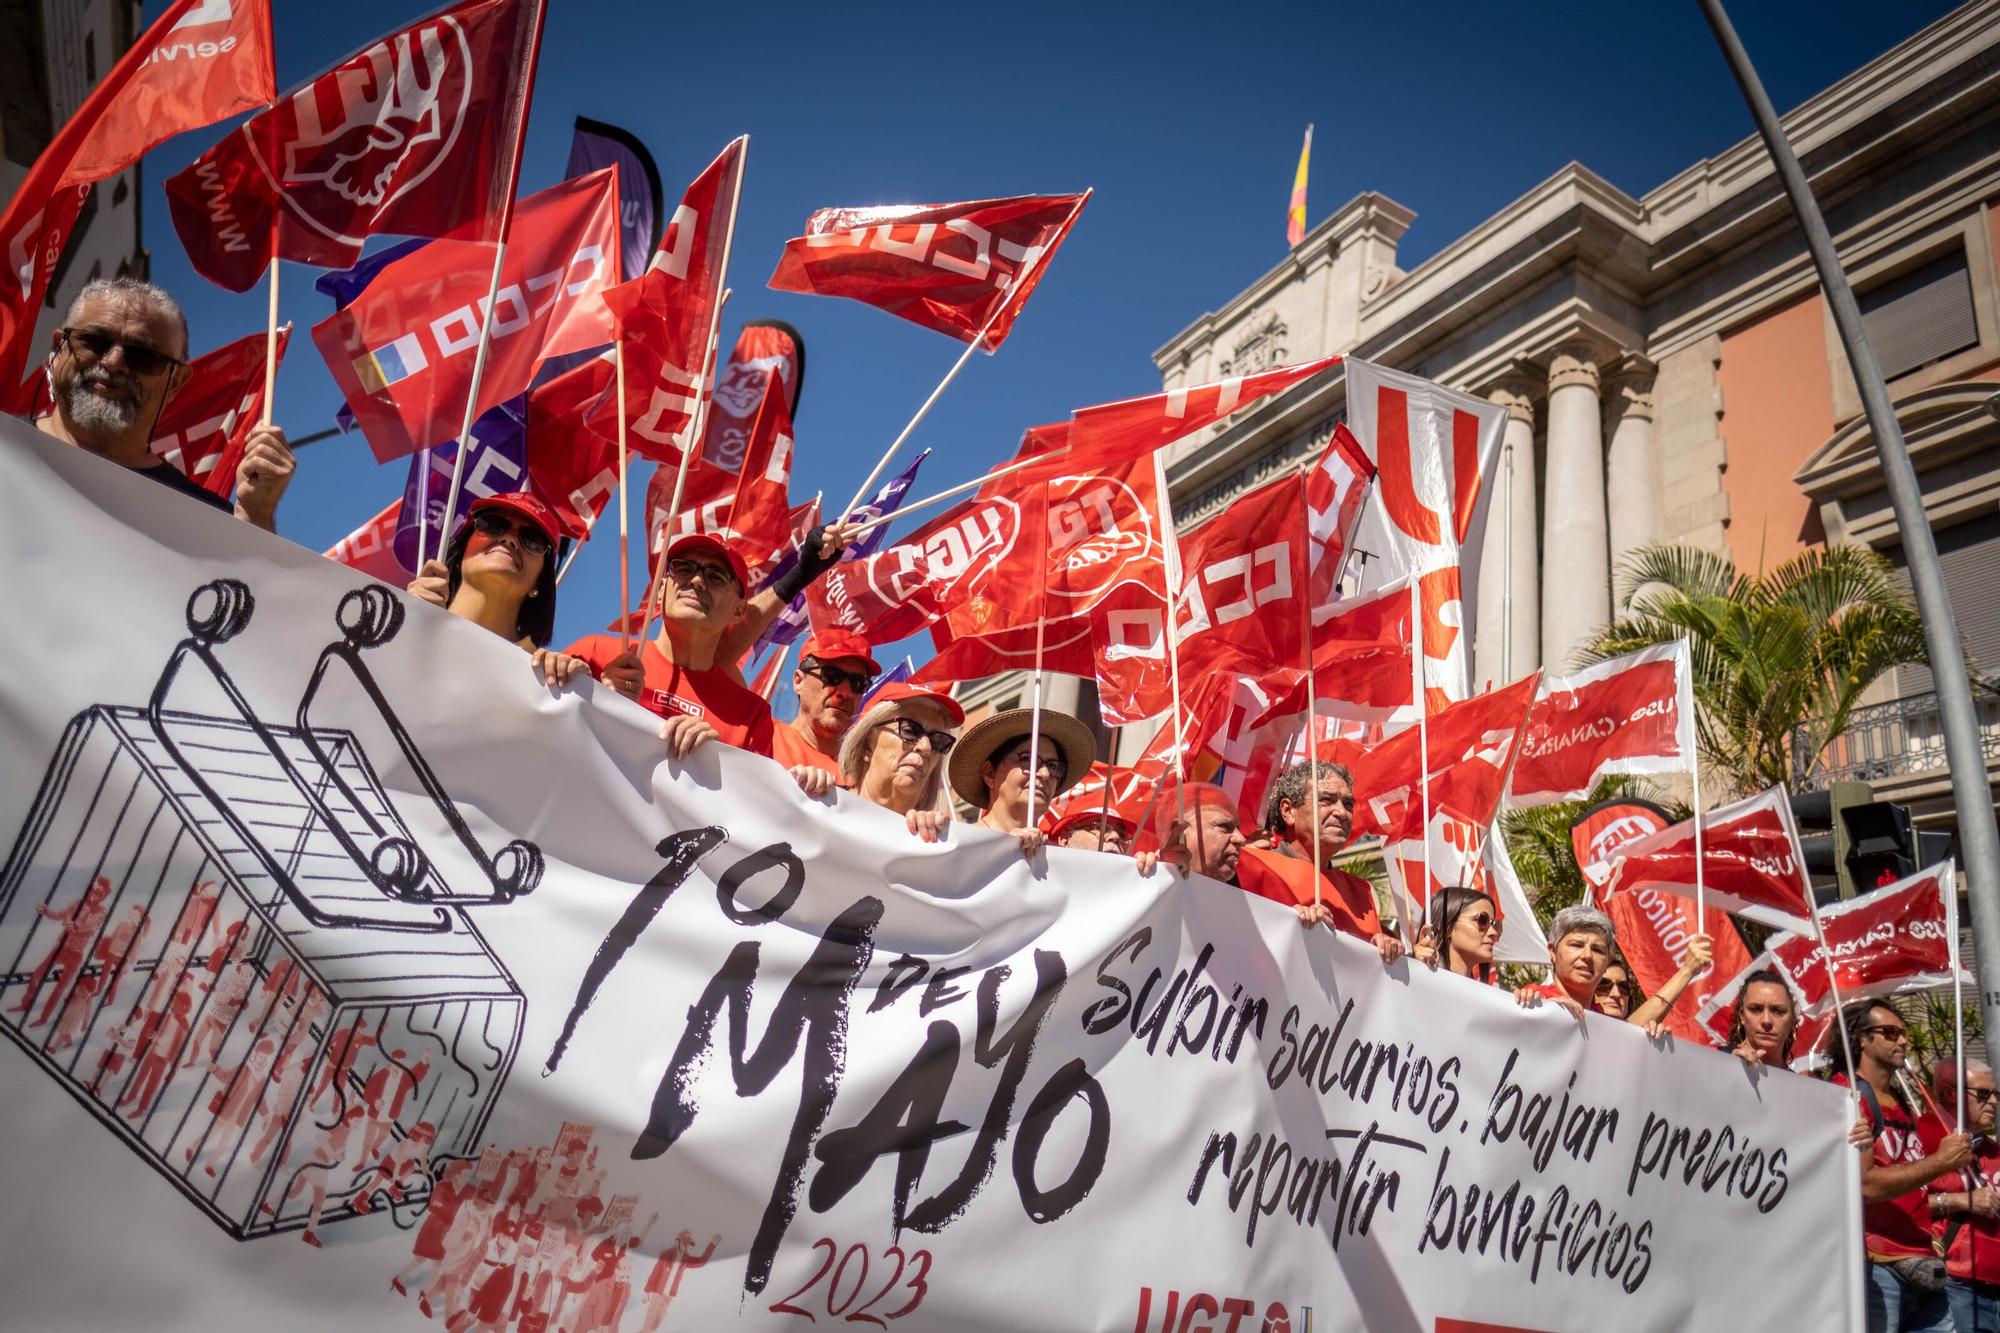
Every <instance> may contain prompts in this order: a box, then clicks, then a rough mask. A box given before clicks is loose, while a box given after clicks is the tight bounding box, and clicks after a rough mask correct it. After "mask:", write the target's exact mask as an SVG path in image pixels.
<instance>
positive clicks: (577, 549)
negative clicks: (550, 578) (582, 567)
mask: <svg viewBox="0 0 2000 1333" xmlns="http://www.w3.org/2000/svg"><path fill="white" fill-rule="evenodd" d="M582 553H583V543H582V542H581V541H579V542H577V543H576V544H574V545H573V546H571V547H570V548H569V554H568V555H566V556H564V557H563V562H562V568H561V569H558V570H557V571H556V586H557V587H558V588H560V587H561V586H562V581H563V578H564V576H566V575H567V574H568V573H569V567H570V566H571V565H573V564H575V563H576V558H577V556H579V555H581V554H582Z"/></svg>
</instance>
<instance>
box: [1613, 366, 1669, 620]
mask: <svg viewBox="0 0 2000 1333" xmlns="http://www.w3.org/2000/svg"><path fill="white" fill-rule="evenodd" d="M1605 413H1606V416H1607V417H1608V418H1609V422H1610V425H1609V434H1610V436H1611V447H1610V449H1609V451H1608V452H1607V454H1606V457H1605V463H1604V491H1605V502H1606V508H1607V510H1608V511H1609V514H1610V520H1611V524H1610V533H1611V571H1612V592H1613V595H1614V596H1616V593H1617V574H1618V567H1619V565H1620V564H1622V563H1623V562H1624V559H1625V557H1626V556H1627V555H1628V554H1630V553H1631V552H1633V551H1635V550H1637V549H1638V548H1640V547H1641V546H1649V545H1651V544H1652V543H1654V542H1656V541H1658V540H1659V513H1660V490H1659V488H1660V481H1659V478H1660V470H1659V469H1660V463H1659V459H1658V458H1657V457H1656V456H1655V454H1654V452H1653V366H1652V363H1650V362H1646V361H1640V362H1638V363H1637V364H1636V365H1633V364H1629V363H1628V365H1626V366H1625V367H1622V368H1621V369H1620V370H1619V372H1618V373H1617V374H1615V375H1613V376H1612V377H1611V386H1610V392H1609V393H1608V394H1606V395H1605Z"/></svg>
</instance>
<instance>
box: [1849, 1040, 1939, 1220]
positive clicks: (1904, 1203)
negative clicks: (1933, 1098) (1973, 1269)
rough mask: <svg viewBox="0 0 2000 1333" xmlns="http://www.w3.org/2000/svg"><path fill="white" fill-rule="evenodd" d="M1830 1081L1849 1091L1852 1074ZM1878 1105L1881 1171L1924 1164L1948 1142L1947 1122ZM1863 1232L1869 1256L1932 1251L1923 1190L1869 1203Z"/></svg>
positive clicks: (1863, 1212) (1863, 1107)
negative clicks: (1890, 1167)
mask: <svg viewBox="0 0 2000 1333" xmlns="http://www.w3.org/2000/svg"><path fill="white" fill-rule="evenodd" d="M1830 1081H1831V1082H1832V1083H1833V1084H1835V1085H1836V1086H1837V1087H1842V1088H1844V1087H1846V1086H1847V1075H1845V1074H1835V1075H1834V1076H1833V1078H1832V1079H1831V1080H1830ZM1879 1100H1880V1101H1881V1103H1882V1131H1881V1132H1880V1133H1879V1134H1877V1135H1876V1136H1875V1164H1876V1165H1877V1166H1906V1165H1908V1164H1909V1163H1911V1162H1921V1161H1922V1160H1923V1159H1924V1158H1926V1157H1928V1156H1930V1155H1931V1154H1932V1153H1934V1152H1936V1151H1937V1146H1938V1144H1939V1143H1941V1142H1943V1141H1944V1136H1945V1134H1946V1133H1947V1132H1948V1131H1947V1130H1946V1129H1945V1127H1944V1122H1943V1121H1941V1120H1939V1119H1938V1118H1937V1117H1936V1116H1934V1115H1932V1114H1930V1113H1929V1112H1928V1111H1926V1112H1925V1113H1924V1114H1923V1115H1922V1116H1919V1117H1917V1118H1916V1119H1914V1120H1913V1119H1911V1117H1910V1113H1909V1112H1908V1111H1905V1110H1904V1109H1903V1107H1902V1106H1901V1104H1900V1103H1897V1102H1894V1101H1891V1100H1890V1099H1889V1098H1887V1097H1883V1098H1880V1099H1879ZM1861 1113H1862V1114H1863V1115H1866V1114H1868V1102H1867V1099H1866V1098H1863V1099H1862V1103H1861ZM1861 1230H1862V1231H1863V1232H1864V1233H1865V1234H1866V1237H1867V1241H1868V1253H1869V1254H1870V1255H1872V1256H1875V1257H1878V1258H1883V1259H1903V1258H1907V1257H1909V1256H1910V1255H1924V1254H1930V1253H1932V1252H1933V1251H1932V1250H1931V1232H1932V1222H1931V1209H1930V1204H1929V1203H1928V1202H1926V1201H1925V1198H1924V1191H1923V1189H1922V1188H1918V1189H1913V1190H1911V1191H1910V1192H1909V1193H1907V1194H1898V1195H1897V1196H1896V1197H1895V1198H1893V1199H1883V1200H1881V1201H1879V1202H1877V1203H1865V1202H1864V1203H1863V1204H1862V1205H1861Z"/></svg>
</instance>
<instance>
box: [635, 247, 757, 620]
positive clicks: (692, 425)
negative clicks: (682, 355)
mask: <svg viewBox="0 0 2000 1333" xmlns="http://www.w3.org/2000/svg"><path fill="white" fill-rule="evenodd" d="M730 226H731V229H732V230H734V227H735V218H734V217H733V216H732V217H731V218H730ZM729 297H730V291H729V289H728V288H726V287H725V288H724V289H723V291H722V295H721V296H720V297H719V298H718V299H717V300H716V302H715V316H714V319H713V320H712V321H711V325H710V331H709V339H708V351H707V353H706V354H705V355H704V356H703V358H702V363H701V382H702V383H703V384H706V383H707V382H708V378H709V376H710V375H711V374H712V373H713V372H714V370H715V347H716V343H715V339H716V333H717V331H719V328H720V326H721V323H722V307H723V306H725V305H727V304H728V303H729ZM700 392H701V391H700V389H699V388H697V389H696V394H697V397H696V401H695V406H694V415H693V416H692V417H690V418H689V420H688V439H687V440H686V441H685V442H684V443H683V444H682V446H681V461H680V466H679V468H678V469H677V470H676V471H675V473H674V490H673V494H672V495H671V496H669V497H668V499H667V508H666V512H665V513H664V514H662V515H661V521H660V525H659V528H658V529H657V531H658V532H659V534H660V535H659V542H660V559H659V562H658V564H656V565H655V566H654V569H653V573H652V577H651V578H649V579H648V580H647V584H646V607H645V611H644V612H643V613H642V614H641V615H640V617H639V641H640V642H641V643H644V642H645V641H646V633H647V631H648V630H650V629H651V628H652V624H653V603H655V602H657V601H658V600H659V599H660V597H661V595H662V590H663V589H664V587H665V585H666V581H667V558H666V557H667V547H668V546H670V545H672V544H673V539H674V538H673V532H674V521H675V520H676V519H678V518H679V517H680V513H681V498H682V495H683V493H684V492H685V490H686V488H687V474H688V466H689V464H690V463H691V462H692V461H693V459H694V451H695V450H696V449H697V448H699V447H700V442H701V438H702V435H703V434H704V432H705V431H706V429H707V427H708V411H707V406H708V399H707V398H704V397H700V396H699V395H700ZM619 410H620V411H621V412H622V411H623V410H624V409H623V407H622V406H621V407H620V409H619ZM743 595H744V596H745V597H746V598H747V597H748V596H749V595H750V590H749V589H748V588H745V589H744V590H743Z"/></svg>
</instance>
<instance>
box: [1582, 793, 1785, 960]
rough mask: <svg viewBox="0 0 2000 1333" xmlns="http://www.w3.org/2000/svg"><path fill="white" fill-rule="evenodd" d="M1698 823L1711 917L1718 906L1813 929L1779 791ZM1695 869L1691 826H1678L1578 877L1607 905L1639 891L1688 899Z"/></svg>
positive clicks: (1635, 844)
mask: <svg viewBox="0 0 2000 1333" xmlns="http://www.w3.org/2000/svg"><path fill="white" fill-rule="evenodd" d="M1701 825H1702V856H1701V866H1702V871H1703V878H1704V881H1705V890H1706V893H1707V898H1708V908H1709V910H1710V911H1714V910H1715V909H1716V908H1718V907H1719V908H1721V909H1722V910H1723V911H1725V912H1736V913H1739V914H1740V915H1743V916H1747V917H1750V918H1751V919H1752V920H1756V921H1762V922H1764V923H1765V924H1766V925H1772V926H1776V927H1777V928H1779V929H1780V930H1790V931H1796V932H1799V933H1801V934H1807V933H1810V932H1811V931H1812V928H1813V927H1812V901H1811V898H1810V896H1809V895H1810V894H1811V892H1812V890H1811V887H1810V886H1809V885H1808V883H1807V881H1806V871H1805V857H1804V855H1803V854H1802V853H1801V852H1800V851H1799V835H1798V828H1797V826H1795V825H1794V824H1793V822H1792V807H1791V803H1790V801H1789V800H1788V799H1787V798H1786V795H1785V789H1784V788H1783V787H1772V788H1770V789H1769V790H1767V791H1763V792H1760V793H1758V794H1757V795H1755V796H1751V797H1747V798H1745V799H1743V800H1741V801H1737V802H1736V803H1735V804H1733V805H1725V806H1723V807H1722V808H1720V809H1718V810H1711V811H1708V812H1707V813H1705V814H1704V815H1703V816H1702V821H1701ZM1695 865H1696V862H1695V841H1694V821H1693V820H1683V821H1682V822H1681V823H1678V824H1675V825H1674V826H1673V827H1672V828H1668V829H1662V830H1661V831H1660V832H1658V833H1653V834H1648V835H1647V836H1646V837H1643V838H1639V839H1636V840H1634V841H1632V842H1629V843H1627V844H1625V846H1623V847H1621V848H1619V849H1618V853H1617V856H1616V857H1615V858H1614V859H1613V860H1612V862H1611V863H1610V864H1609V865H1602V864H1600V865H1592V866H1585V867H1583V871H1584V875H1585V877H1586V878H1588V879H1589V880H1590V881H1591V882H1592V883H1593V884H1595V885H1596V886H1597V893H1598V896H1599V897H1600V898H1601V899H1604V900H1607V901H1608V900H1609V899H1610V898H1611V897H1612V896H1613V895H1615V894H1620V893H1636V892H1638V891H1639V890H1640V889H1644V888H1654V889H1658V890H1660V891H1661V892H1663V893H1672V894H1676V895H1678V896H1680V897H1683V898H1693V897H1694V896H1695Z"/></svg>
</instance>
